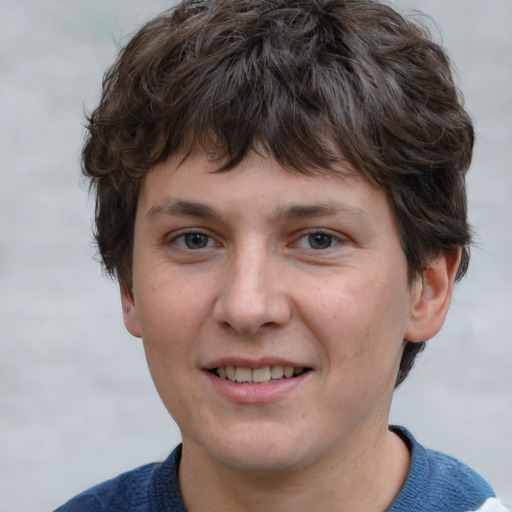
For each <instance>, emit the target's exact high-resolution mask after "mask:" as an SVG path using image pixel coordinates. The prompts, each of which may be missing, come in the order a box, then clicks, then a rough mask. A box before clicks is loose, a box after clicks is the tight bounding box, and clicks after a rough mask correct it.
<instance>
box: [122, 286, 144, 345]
mask: <svg viewBox="0 0 512 512" xmlns="http://www.w3.org/2000/svg"><path fill="white" fill-rule="evenodd" d="M120 288H121V304H122V305H123V320H124V325H125V327H126V329H128V332H129V333H130V334H132V335H133V336H135V337H136V338H140V337H141V336H142V334H141V329H140V326H139V319H138V317H137V310H136V308H135V299H134V296H133V293H132V292H131V291H130V290H128V288H127V287H126V285H124V284H121V285H120Z"/></svg>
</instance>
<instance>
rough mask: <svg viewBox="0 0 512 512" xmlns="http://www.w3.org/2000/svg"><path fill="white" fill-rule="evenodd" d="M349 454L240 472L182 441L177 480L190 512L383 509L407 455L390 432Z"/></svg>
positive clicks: (401, 479)
mask: <svg viewBox="0 0 512 512" xmlns="http://www.w3.org/2000/svg"><path fill="white" fill-rule="evenodd" d="M370 439H372V442H370V443H365V444H364V449H363V450H359V452H358V453H355V451H354V450H351V449H350V446H361V444H360V443H358V442H353V441H354V440H351V442H350V443H347V447H344V448H342V449H341V450H337V451H336V452H333V453H331V454H329V456H328V457H325V458H323V459H322V460H320V461H317V462H315V463H312V464H309V465H306V466H304V467H301V468H300V469H297V470H295V471H286V472H285V473H284V474H279V473H278V472H272V473H267V474H264V473H259V474H256V475H255V474H254V472H250V473H249V472H247V473H244V472H242V471H240V470H239V469H238V468H237V469H234V468H229V467H226V466H225V465H222V464H219V463H218V462H217V461H215V460H212V459H211V458H209V457H208V456H205V454H204V452H202V451H201V450H200V449H199V447H197V446H194V443H193V442H190V441H189V442H187V441H185V440H184V443H183V455H182V460H181V464H180V472H179V482H180V488H181V493H182V496H183V499H184V502H185V506H186V508H187V510H189V511H190V512H220V511H223V512H231V511H233V512H234V511H236V512H260V511H261V512H262V511H265V512H282V511H283V510H293V511H294V512H305V511H311V510H315V511H317V512H324V511H325V512H328V511H329V512H330V511H332V510H336V511H338V512H348V511H353V510H365V511H367V512H372V511H376V512H380V511H382V510H386V509H387V508H388V507H389V506H390V505H391V503H392V502H393V500H394V498H395V497H396V495H397V494H398V492H399V491H400V489H401V487H402V485H403V483H404V482H405V479H406V477H407V472H408V469H409V463H410V455H409V452H408V450H407V447H406V446H405V444H404V443H403V441H402V440H401V439H400V438H399V437H398V436H396V434H394V433H392V432H389V431H387V430H384V432H383V433H382V434H381V435H379V436H375V435H373V436H372V437H371V438H370Z"/></svg>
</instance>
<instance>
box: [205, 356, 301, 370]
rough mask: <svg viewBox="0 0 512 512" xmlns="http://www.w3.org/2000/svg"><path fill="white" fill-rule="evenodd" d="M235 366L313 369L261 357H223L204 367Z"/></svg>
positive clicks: (281, 360) (278, 358) (286, 361)
mask: <svg viewBox="0 0 512 512" xmlns="http://www.w3.org/2000/svg"><path fill="white" fill-rule="evenodd" d="M221 366H222V367H227V366H235V367H242V368H251V369H252V370H254V369H256V368H265V367H266V366H291V367H293V368H311V365H309V364H304V363H301V362H297V361H292V360H290V359H284V358H280V357H260V358H246V357H239V356H238V357H221V358H218V359H215V360H213V361H211V362H209V363H208V364H206V365H205V366H204V369H205V370H214V369H215V368H219V367H221Z"/></svg>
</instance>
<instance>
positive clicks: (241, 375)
mask: <svg viewBox="0 0 512 512" xmlns="http://www.w3.org/2000/svg"><path fill="white" fill-rule="evenodd" d="M306 371H309V368H304V367H298V368H294V367H293V366H279V365H277V366H264V367H263V368H245V367H243V366H219V367H218V368H215V369H214V370H213V373H214V374H215V375H217V376H218V377H220V378H221V379H226V380H229V381H231V382H238V383H244V384H269V383H270V382H273V381H277V380H282V379H291V378H293V377H298V376H299V375H302V374H303V373H304V372H306Z"/></svg>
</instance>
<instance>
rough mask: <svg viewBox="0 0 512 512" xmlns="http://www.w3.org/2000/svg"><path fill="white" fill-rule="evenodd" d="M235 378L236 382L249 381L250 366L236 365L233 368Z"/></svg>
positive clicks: (250, 374)
mask: <svg viewBox="0 0 512 512" xmlns="http://www.w3.org/2000/svg"><path fill="white" fill-rule="evenodd" d="M235 380H236V381H237V382H251V381H252V372H251V369H250V368H241V367H240V366H237V368H236V370H235Z"/></svg>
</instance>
